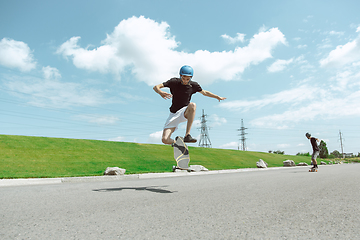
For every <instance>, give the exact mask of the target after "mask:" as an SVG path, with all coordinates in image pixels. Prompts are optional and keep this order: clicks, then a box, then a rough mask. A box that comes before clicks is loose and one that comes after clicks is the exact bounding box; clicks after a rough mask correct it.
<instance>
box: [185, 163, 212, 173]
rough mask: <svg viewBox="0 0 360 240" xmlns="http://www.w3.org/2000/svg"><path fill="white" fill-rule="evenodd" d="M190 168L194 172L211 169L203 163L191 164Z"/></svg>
mask: <svg viewBox="0 0 360 240" xmlns="http://www.w3.org/2000/svg"><path fill="white" fill-rule="evenodd" d="M189 168H190V169H191V171H194V172H201V171H209V169H207V168H206V167H204V166H202V165H190V166H189Z"/></svg>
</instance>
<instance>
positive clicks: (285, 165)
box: [283, 160, 295, 167]
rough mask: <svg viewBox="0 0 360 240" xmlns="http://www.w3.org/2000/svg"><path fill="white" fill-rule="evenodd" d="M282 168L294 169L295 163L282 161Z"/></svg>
mask: <svg viewBox="0 0 360 240" xmlns="http://www.w3.org/2000/svg"><path fill="white" fill-rule="evenodd" d="M283 164H284V167H294V166H295V162H294V161H293V160H286V161H283Z"/></svg>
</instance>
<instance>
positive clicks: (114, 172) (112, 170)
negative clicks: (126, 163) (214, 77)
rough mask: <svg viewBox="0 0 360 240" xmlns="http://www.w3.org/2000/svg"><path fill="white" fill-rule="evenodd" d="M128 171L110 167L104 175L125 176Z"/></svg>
mask: <svg viewBox="0 0 360 240" xmlns="http://www.w3.org/2000/svg"><path fill="white" fill-rule="evenodd" d="M125 172H126V169H123V168H119V167H108V168H106V170H105V172H104V175H124V174H125Z"/></svg>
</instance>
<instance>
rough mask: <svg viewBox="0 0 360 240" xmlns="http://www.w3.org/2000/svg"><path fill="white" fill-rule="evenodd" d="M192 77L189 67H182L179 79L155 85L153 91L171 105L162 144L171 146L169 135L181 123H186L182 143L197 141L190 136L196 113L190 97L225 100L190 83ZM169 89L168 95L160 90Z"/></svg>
mask: <svg viewBox="0 0 360 240" xmlns="http://www.w3.org/2000/svg"><path fill="white" fill-rule="evenodd" d="M193 75H194V70H193V69H192V67H190V66H187V65H185V66H182V67H181V69H180V78H177V77H174V78H171V79H170V80H168V81H166V82H164V83H160V84H158V85H156V86H155V87H154V88H153V89H154V91H155V92H157V93H158V94H159V95H160V96H161V97H162V98H164V99H170V98H172V105H171V107H170V115H169V117H168V119H167V120H166V122H165V126H164V130H163V134H162V142H163V143H164V144H173V143H174V142H175V141H174V139H172V138H171V134H172V133H173V132H174V131H175V130H176V129H177V128H178V125H179V124H180V123H181V122H186V121H187V126H186V133H185V137H184V142H190V143H194V142H196V141H197V140H196V139H194V138H192V137H191V135H190V130H191V126H192V124H193V121H194V118H195V112H196V104H195V103H193V102H190V100H191V96H192V95H193V94H195V93H197V92H200V93H201V94H202V95H204V96H206V97H211V98H216V99H217V100H219V101H221V100H225V99H226V98H223V97H219V96H218V95H215V94H213V93H211V92H209V91H206V90H203V89H202V88H201V86H200V85H199V84H198V83H197V82H194V81H191V79H192V77H193ZM164 87H168V88H170V93H171V94H170V93H167V92H164V91H162V90H161V88H164Z"/></svg>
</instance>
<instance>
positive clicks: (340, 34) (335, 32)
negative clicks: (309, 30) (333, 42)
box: [329, 31, 344, 36]
mask: <svg viewBox="0 0 360 240" xmlns="http://www.w3.org/2000/svg"><path fill="white" fill-rule="evenodd" d="M329 35H335V36H342V35H344V32H337V31H330V32H329Z"/></svg>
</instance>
